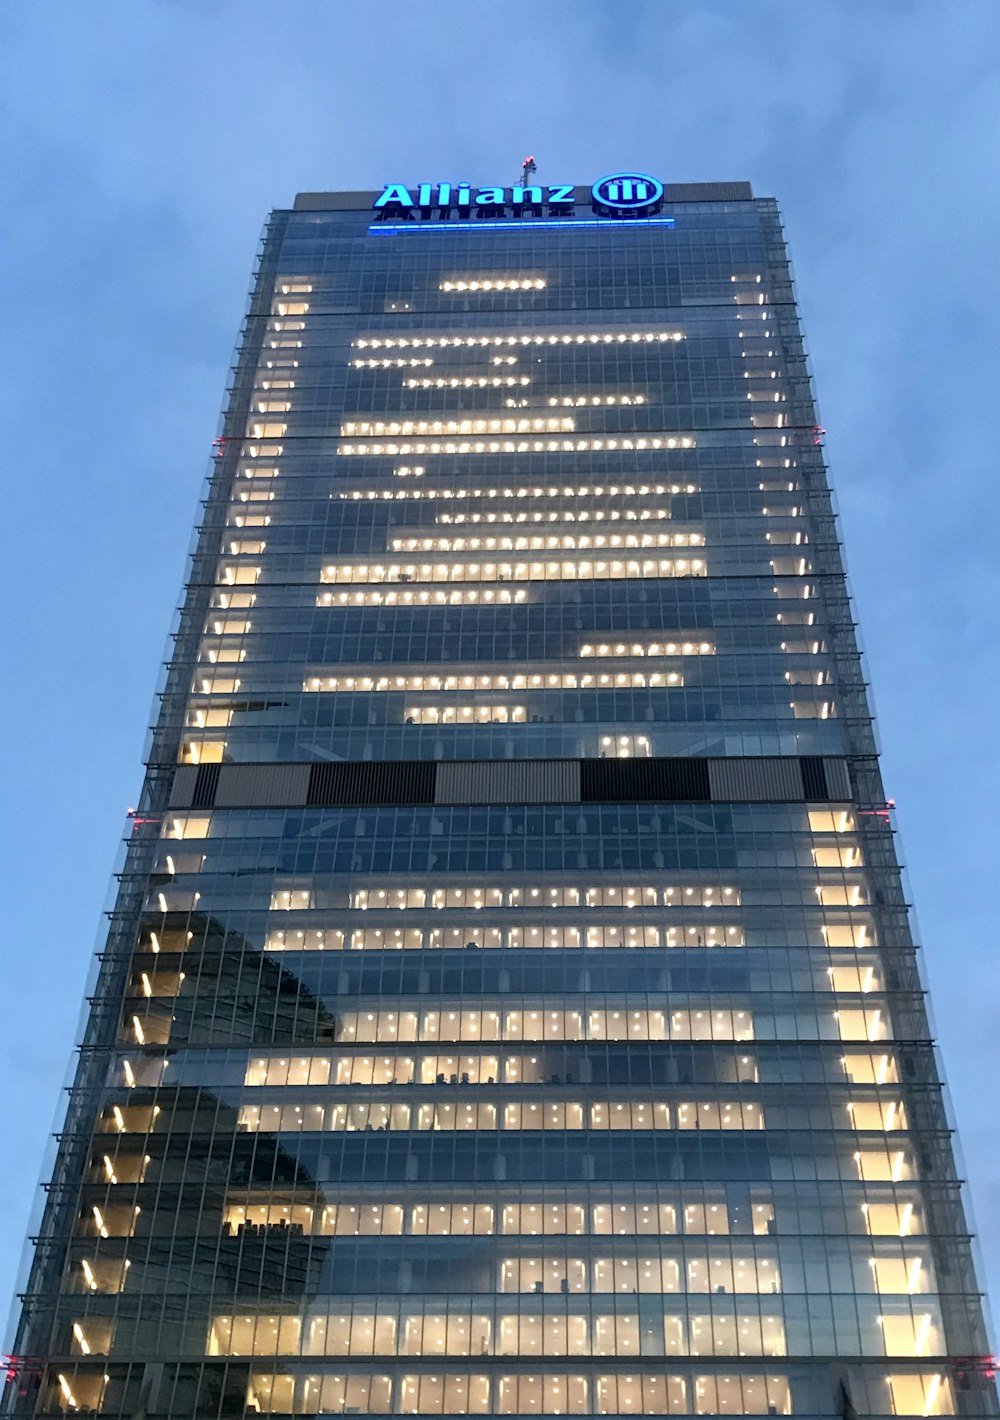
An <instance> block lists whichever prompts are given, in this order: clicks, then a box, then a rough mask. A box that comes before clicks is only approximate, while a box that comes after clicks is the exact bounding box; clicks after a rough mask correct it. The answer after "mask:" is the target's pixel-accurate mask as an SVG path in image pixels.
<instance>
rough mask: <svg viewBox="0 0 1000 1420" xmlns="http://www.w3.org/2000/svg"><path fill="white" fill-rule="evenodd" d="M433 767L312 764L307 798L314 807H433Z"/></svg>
mask: <svg viewBox="0 0 1000 1420" xmlns="http://www.w3.org/2000/svg"><path fill="white" fill-rule="evenodd" d="M435 771H436V766H435V765H434V764H433V763H432V762H430V761H428V762H426V763H424V762H421V761H419V760H413V761H403V762H400V763H393V762H391V761H386V762H384V763H383V762H380V763H375V764H314V765H313V766H312V768H311V770H310V772H309V797H308V799H307V803H309V804H311V805H314V806H324V807H325V806H328V805H329V806H332V805H334V804H432V803H433V802H434V776H435Z"/></svg>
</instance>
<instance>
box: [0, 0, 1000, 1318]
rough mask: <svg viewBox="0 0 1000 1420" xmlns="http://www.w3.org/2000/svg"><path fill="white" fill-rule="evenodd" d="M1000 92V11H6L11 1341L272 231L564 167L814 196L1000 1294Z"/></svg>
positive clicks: (953, 1077)
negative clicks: (278, 220) (196, 533)
mask: <svg viewBox="0 0 1000 1420" xmlns="http://www.w3.org/2000/svg"><path fill="white" fill-rule="evenodd" d="M998 69H1000V6H998V5H997V4H996V0H951V3H949V5H947V6H942V5H941V4H940V0H818V2H817V3H813V4H808V5H806V4H802V3H801V0H743V2H742V3H738V0H541V3H540V0H420V3H419V4H414V3H412V0H363V3H361V0H284V3H282V4H281V5H274V4H267V5H265V4H263V3H260V2H259V0H101V3H100V4H86V3H84V4H78V3H72V0H61V3H54V2H53V0H33V2H32V3H31V4H30V5H17V6H15V5H13V4H7V5H5V6H3V8H2V13H0V170H2V172H3V185H2V190H3V201H4V207H5V209H6V210H5V212H4V216H3V220H2V222H0V247H2V248H3V270H5V271H6V278H5V289H4V292H3V296H2V302H3V324H4V326H5V327H6V330H5V338H4V340H3V342H2V344H0V380H2V387H3V388H5V389H6V390H7V404H6V408H7V415H6V421H7V422H6V426H5V427H6V434H5V437H4V446H5V448H6V450H7V453H6V455H5V457H4V463H5V465H6V470H5V471H6V475H7V476H6V479H5V486H6V488H7V493H6V495H5V499H6V506H7V508H8V517H7V523H6V534H5V535H4V537H3V549H4V561H5V563H6V566H7V572H6V575H5V577H4V585H5V586H6V588H7V592H6V594H5V595H6V596H7V598H8V601H7V612H6V614H5V615H4V617H3V618H2V621H0V638H2V649H0V665H2V666H3V668H4V670H5V671H6V672H7V684H8V690H7V692H6V694H5V696H4V697H3V698H2V705H0V714H2V717H3V724H2V727H0V744H2V746H3V750H4V754H3V762H2V768H0V774H2V776H3V781H2V782H3V789H2V792H3V796H4V808H5V811H4V812H3V814H2V815H0V823H2V833H3V844H2V852H3V856H2V860H0V861H2V862H3V863H4V864H5V865H6V880H7V881H6V886H5V893H6V900H7V904H8V906H7V910H6V918H5V920H6V923H7V927H6V930H5V932H4V938H5V940H3V942H2V947H0V972H2V977H0V985H2V1000H3V1001H4V1002H5V1003H6V1009H5V1011H4V1019H3V1026H2V1029H0V1089H2V1091H3V1101H4V1107H3V1115H4V1137H5V1141H6V1144H5V1147H4V1148H3V1149H2V1150H0V1217H3V1219H4V1224H5V1226H4V1229H3V1230H2V1233H0V1321H2V1316H3V1308H4V1305H5V1299H6V1298H7V1297H9V1296H10V1295H11V1294H12V1292H13V1291H14V1288H15V1279H16V1278H18V1277H19V1276H23V1272H22V1269H23V1262H22V1249H21V1238H22V1237H23V1236H24V1234H25V1233H26V1232H27V1231H28V1229H29V1225H33V1224H36V1223H37V1220H38V1215H39V1212H40V1206H41V1192H40V1189H39V1179H40V1178H41V1176H42V1173H43V1169H46V1170H47V1169H48V1168H49V1167H50V1166H51V1160H52V1155H53V1148H54V1146H53V1143H52V1131H53V1130H54V1129H56V1128H57V1127H58V1116H59V1115H60V1114H61V1111H62V1109H63V1107H64V1102H65V1095H64V1094H62V1089H63V1086H64V1085H65V1083H66V1082H67V1079H68V1070H69V1067H70V1064H71V1061H72V1052H73V1047H74V1042H75V1041H76V1040H77V1038H78V1031H79V1016H80V1003H81V1000H82V998H83V995H84V992H85V990H86V989H87V983H88V981H89V980H90V979H91V977H92V968H93V953H94V951H95V948H96V946H97V943H98V940H99V934H100V932H101V930H102V924H103V918H102V912H103V911H105V910H106V909H107V907H108V906H109V903H110V897H109V884H110V883H111V874H112V872H113V869H114V868H115V866H116V865H117V863H118V862H119V859H120V840H121V836H122V833H123V829H124V826H125V823H126V813H127V810H128V808H129V807H130V806H131V805H132V804H134V803H135V801H136V799H137V797H138V794H139V789H140V785H141V782H142V753H143V742H144V738H145V727H146V726H147V724H148V722H149V718H150V713H151V709H150V707H151V704H152V700H153V695H154V691H155V688H156V685H157V681H158V677H159V674H160V668H161V663H162V661H163V658H164V656H165V654H166V648H167V635H168V631H169V629H170V624H171V618H172V609H173V608H174V607H175V605H176V603H177V600H178V596H179V592H180V588H181V584H182V581H183V575H184V568H185V559H186V556H187V553H188V549H189V544H190V533H191V528H192V526H193V523H194V520H195V514H196V511H197V505H198V499H199V496H200V494H201V492H202V485H203V480H204V477H205V474H206V472H207V468H208V462H209V454H210V445H211V441H212V439H213V438H214V436H215V434H216V431H217V422H218V411H219V408H220V406H221V402H222V398H223V391H224V389H225V387H226V384H227V381H228V377H229V370H230V362H231V358H232V352H233V348H234V345H235V342H236V339H237V335H238V330H239V325H240V321H241V317H242V313H243V310H244V307H245V302H246V294H247V290H248V287H249V280H250V272H251V266H252V263H253V260H254V256H255V253H256V250H257V244H258V240H259V235H260V232H261V229H262V226H263V223H264V220H265V217H266V214H267V212H268V211H269V209H270V208H272V207H283V206H290V205H291V202H292V199H293V198H294V195H295V193H296V191H300V190H301V191H315V190H324V189H336V188H371V187H378V186H381V184H382V183H383V182H385V181H388V180H394V181H395V180H400V181H407V182H415V181H419V180H421V179H427V180H431V181H433V180H437V179H439V178H463V179H468V180H471V181H472V182H474V183H478V184H485V183H494V182H495V183H501V184H505V183H510V182H511V181H513V179H514V176H515V175H516V173H517V171H518V168H519V165H520V161H521V158H522V157H523V155H524V154H525V153H528V152H531V153H534V154H535V156H536V157H537V159H538V164H539V174H538V177H539V180H540V181H542V182H578V183H584V182H586V183H589V182H590V181H591V180H592V179H593V178H595V177H597V176H598V175H599V174H601V173H603V172H607V171H612V170H615V169H632V170H636V169H637V170H639V171H648V172H653V173H656V174H657V175H658V176H660V177H661V178H663V179H665V180H666V181H670V182H674V181H677V182H685V181H713V180H731V179H749V180H750V181H751V182H752V183H753V185H754V189H755V191H756V192H757V193H759V194H762V195H773V196H776V197H777V198H778V200H779V202H780V204H781V208H782V212H783V217H784V222H785V227H786V232H787V235H788V238H789V241H790V243H791V250H792V257H793V262H794V268H795V274H796V280H797V286H798V293H799V298H800V303H801V310H802V315H803V320H804V324H805V329H806V335H807V343H808V348H809V351H810V356H811V363H812V369H813V373H814V377H815V380H816V383H817V388H818V394H819V403H820V411H821V418H822V421H823V423H824V425H825V427H826V429H827V431H828V434H827V452H828V456H829V459H830V463H831V469H832V475H833V480H834V485H835V488H836V491H837V496H838V501H839V507H840V511H841V517H842V531H843V534H844V538H845V542H846V547H847V558H848V567H849V571H850V574H851V579H852V588H853V592H854V596H855V606H856V611H857V614H858V617H859V619H860V623H861V626H862V628H863V644H864V646H865V649H866V652H867V666H868V674H869V678H870V680H871V683H872V686H873V690H874V696H875V703H876V709H877V711H878V714H879V722H880V731H881V736H882V741H883V746H884V771H885V777H886V783H887V788H888V792H889V793H890V794H891V795H892V797H893V798H894V799H895V800H896V802H897V804H898V816H897V820H898V826H899V829H900V834H901V846H902V853H903V857H904V861H905V862H906V864H907V868H908V873H909V880H910V883H911V885H912V888H913V891H914V894H915V899H916V903H917V907H918V910H919V924H918V925H919V928H920V933H921V940H922V942H923V943H924V946H925V951H924V971H925V979H927V980H928V981H929V983H930V987H931V990H932V993H933V997H934V1019H935V1024H936V1032H937V1036H938V1039H939V1042H940V1046H941V1051H942V1055H943V1060H944V1069H945V1073H946V1078H947V1080H948V1083H949V1086H950V1092H951V1098H952V1102H953V1108H954V1114H955V1116H956V1118H957V1122H958V1126H959V1128H960V1130H961V1134H962V1157H963V1168H964V1170H965V1173H966V1176H967V1177H969V1178H970V1180H971V1199H972V1205H973V1209H974V1213H975V1218H976V1223H977V1226H978V1230H979V1232H980V1235H981V1237H980V1245H981V1251H982V1255H983V1258H984V1261H985V1272H984V1275H985V1277H986V1279H987V1280H988V1282H989V1285H990V1287H991V1290H992V1291H993V1293H994V1296H995V1297H998V1296H1000V1130H998V1129H997V1127H996V1120H997V1119H998V1118H1000V1069H998V1068H997V1067H998V1062H997V1041H998V1031H997V1026H998V1001H1000V989H998V987H1000V981H998V969H997V964H996V946H995V942H996V938H995V919H996V907H995V906H991V902H992V898H991V893H992V892H993V891H994V890H995V889H996V888H997V887H998V883H1000V873H998V868H1000V864H998V853H997V836H996V832H995V819H996V815H997V803H998V789H1000V755H998V749H997V743H998V740H997V734H996V729H995V721H996V718H997V706H998V700H1000V668H998V663H997V639H998V603H1000V596H998V594H1000V566H998V562H997V557H996V548H997V546H998V543H1000V514H998V501H997V497H996V493H995V481H996V477H997V472H998V460H997V436H996V424H997V417H998V413H1000V398H998V396H1000V353H998V352H1000V341H998V338H997V334H998V332H997V317H998V311H1000V260H998V257H997V231H998V227H1000V185H998V184H997V182H996V172H997V169H998V166H1000V82H998V79H1000V75H998ZM29 1220H30V1224H29ZM0 1339H6V1340H9V1337H8V1338H0Z"/></svg>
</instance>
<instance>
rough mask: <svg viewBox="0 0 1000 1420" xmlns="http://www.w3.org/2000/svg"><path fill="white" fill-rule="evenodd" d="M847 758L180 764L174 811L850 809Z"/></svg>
mask: <svg viewBox="0 0 1000 1420" xmlns="http://www.w3.org/2000/svg"><path fill="white" fill-rule="evenodd" d="M850 798H851V781H850V776H849V774H848V769H847V761H846V760H844V759H837V758H820V757H818V756H817V757H804V758H790V757H777V756H775V757H771V758H763V757H761V758H756V757H755V758H730V759H695V758H692V759H504V760H458V761H447V760H398V761H397V760H381V761H354V762H350V763H343V762H323V763H311V764H274V763H272V764H202V765H189V764H184V765H180V766H179V767H178V769H177V771H176V773H175V775H174V782H173V788H172V791H171V794H170V808H172V809H209V808H219V809H249V808H305V807H315V808H325V807H333V806H335V805H341V804H343V805H350V804H387V805H388V804H578V803H584V804H620V803H633V804H635V803H705V804H707V803H788V802H792V803H802V802H807V801H808V802H810V803H830V802H836V803H843V802H846V801H849V800H850Z"/></svg>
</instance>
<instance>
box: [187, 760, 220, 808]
mask: <svg viewBox="0 0 1000 1420" xmlns="http://www.w3.org/2000/svg"><path fill="white" fill-rule="evenodd" d="M221 768H222V766H221V765H220V764H199V766H198V774H197V776H196V778H195V781H194V793H193V794H192V795H191V807H192V808H195V809H210V808H211V807H212V805H213V804H214V803H215V791H216V789H218V787H219V770H220V769H221Z"/></svg>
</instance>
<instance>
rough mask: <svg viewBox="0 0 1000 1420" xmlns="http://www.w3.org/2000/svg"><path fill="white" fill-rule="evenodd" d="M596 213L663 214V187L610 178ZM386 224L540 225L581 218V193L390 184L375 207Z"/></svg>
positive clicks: (602, 182) (558, 186)
mask: <svg viewBox="0 0 1000 1420" xmlns="http://www.w3.org/2000/svg"><path fill="white" fill-rule="evenodd" d="M590 195H591V200H592V204H593V210H594V213H595V214H596V215H597V216H598V217H604V218H614V217H625V218H627V217H632V216H639V215H640V214H649V213H652V212H654V211H656V210H657V209H658V208H659V205H660V202H661V200H662V198H663V183H662V182H660V180H659V178H655V177H650V175H649V174H648V173H609V174H607V175H606V176H605V177H602V178H599V179H598V181H597V182H595V183H594V184H593V186H592V187H591V189H590ZM372 206H373V208H374V210H375V211H376V212H377V213H378V214H379V216H380V217H382V218H390V219H391V218H392V217H394V216H402V215H405V216H406V217H410V216H415V215H419V216H421V217H431V216H433V215H434V214H435V213H436V214H437V215H438V216H439V217H447V216H448V215H450V214H451V213H454V212H457V213H458V215H459V216H472V215H475V216H477V217H480V218H484V217H485V218H498V217H499V218H501V219H502V218H504V217H507V216H512V217H514V218H517V219H521V220H523V219H524V218H534V219H536V220H537V219H538V218H540V217H542V216H543V215H545V216H548V217H557V218H558V217H572V216H574V215H575V212H576V188H575V187H574V186H573V184H572V183H554V184H551V185H550V186H548V187H542V186H541V184H538V183H532V184H516V185H515V186H513V187H473V185H472V184H471V183H468V182H439V183H431V182H421V183H417V184H416V185H415V186H414V187H409V186H407V184H406V183H402V182H389V183H386V185H385V187H384V188H383V190H382V191H381V192H380V193H379V195H378V197H376V199H375V201H374V202H373V204H372Z"/></svg>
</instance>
